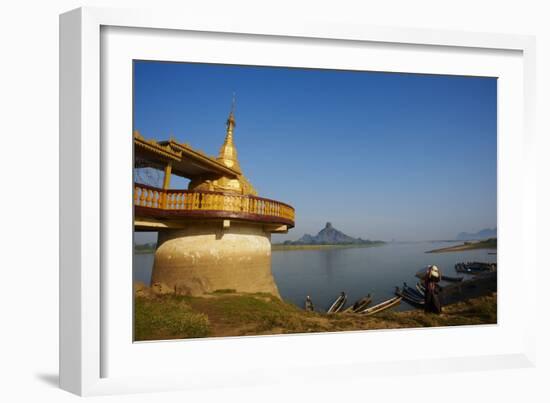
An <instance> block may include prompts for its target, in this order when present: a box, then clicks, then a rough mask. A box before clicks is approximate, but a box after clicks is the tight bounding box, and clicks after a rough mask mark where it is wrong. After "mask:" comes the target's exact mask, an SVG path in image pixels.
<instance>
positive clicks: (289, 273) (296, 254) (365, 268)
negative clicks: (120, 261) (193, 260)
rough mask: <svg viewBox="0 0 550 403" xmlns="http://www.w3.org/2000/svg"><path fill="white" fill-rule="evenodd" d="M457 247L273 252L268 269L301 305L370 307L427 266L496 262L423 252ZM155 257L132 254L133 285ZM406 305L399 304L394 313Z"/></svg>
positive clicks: (484, 256)
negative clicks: (344, 301) (368, 299)
mask: <svg viewBox="0 0 550 403" xmlns="http://www.w3.org/2000/svg"><path fill="white" fill-rule="evenodd" d="M455 244H456V243H449V242H414V243H413V242H411V243H387V244H385V245H382V246H375V247H368V248H334V249H324V250H292V251H274V252H272V255H271V259H272V271H273V276H274V277H275V281H276V283H277V287H278V288H279V292H280V294H281V297H283V299H284V300H286V301H288V302H292V303H294V304H296V305H297V306H299V307H303V305H304V299H305V297H306V295H309V296H311V299H312V300H313V303H314V305H315V308H316V309H317V310H324V309H326V308H327V307H328V306H330V304H331V303H332V302H333V301H334V299H336V297H337V296H338V294H339V293H340V292H341V291H345V292H346V294H347V295H348V303H351V302H354V301H356V300H358V299H359V298H361V297H363V296H365V295H367V294H368V293H370V294H371V295H372V296H373V305H374V304H376V303H378V302H381V301H383V300H385V299H388V298H391V297H392V296H393V295H394V294H393V293H394V291H395V286H401V285H402V284H403V282H407V283H408V284H409V285H412V286H414V284H416V282H417V281H418V279H417V278H416V277H415V276H414V275H415V273H416V272H417V271H418V270H420V269H422V268H424V267H426V266H427V265H429V264H435V265H437V266H438V267H439V268H440V270H441V271H442V272H443V274H444V275H448V276H459V275H460V276H464V274H457V273H456V272H455V270H454V265H455V263H457V262H463V261H482V262H496V258H497V256H496V255H494V254H489V252H495V251H494V250H486V249H477V250H469V251H461V252H446V253H425V251H427V250H432V249H438V248H443V247H447V246H451V245H455ZM152 266H153V254H136V255H135V258H134V281H142V282H144V283H145V284H149V282H150V279H151V269H152ZM409 308H410V307H409V306H408V305H407V304H406V303H403V304H401V305H400V306H399V307H398V308H397V310H405V309H409Z"/></svg>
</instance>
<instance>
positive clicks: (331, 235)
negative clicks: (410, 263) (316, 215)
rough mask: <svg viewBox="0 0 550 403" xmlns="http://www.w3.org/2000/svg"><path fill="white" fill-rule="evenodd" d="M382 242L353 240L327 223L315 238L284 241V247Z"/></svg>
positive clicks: (307, 237)
mask: <svg viewBox="0 0 550 403" xmlns="http://www.w3.org/2000/svg"><path fill="white" fill-rule="evenodd" d="M381 242H382V241H370V240H368V239H361V238H353V237H351V236H349V235H346V234H344V233H343V232H341V231H338V230H337V229H336V228H334V227H333V226H332V224H331V223H329V222H327V224H326V225H325V228H323V229H322V230H321V231H319V233H318V234H317V235H315V236H313V235H310V234H305V235H304V236H303V237H301V238H300V239H298V240H297V241H285V243H284V244H285V245H350V244H373V243H381Z"/></svg>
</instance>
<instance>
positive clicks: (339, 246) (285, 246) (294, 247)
mask: <svg viewBox="0 0 550 403" xmlns="http://www.w3.org/2000/svg"><path fill="white" fill-rule="evenodd" d="M382 245H385V242H372V243H357V244H355V243H353V244H334V245H288V244H281V243H277V244H272V245H271V251H273V252H277V251H282V250H322V249H347V248H370V247H373V246H382Z"/></svg>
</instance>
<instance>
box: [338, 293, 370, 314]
mask: <svg viewBox="0 0 550 403" xmlns="http://www.w3.org/2000/svg"><path fill="white" fill-rule="evenodd" d="M371 302H372V297H371V295H370V294H368V295H367V296H366V297H363V298H361V299H360V300H358V301H356V302H355V304H353V305H351V306H349V307H347V308H346V309H345V310H343V311H342V312H344V313H361V312H362V311H364V310H365V309H367V307H368V306H369V305H370V303H371Z"/></svg>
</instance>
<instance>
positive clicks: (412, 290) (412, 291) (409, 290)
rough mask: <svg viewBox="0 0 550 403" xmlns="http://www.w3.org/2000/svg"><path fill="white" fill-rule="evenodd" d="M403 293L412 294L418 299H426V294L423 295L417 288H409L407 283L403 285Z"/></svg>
mask: <svg viewBox="0 0 550 403" xmlns="http://www.w3.org/2000/svg"><path fill="white" fill-rule="evenodd" d="M403 291H405V292H407V293H409V294H411V295H412V296H414V297H417V298H422V299H423V298H424V293H421V292H420V291H418V290H417V289H416V288H412V287H409V286H408V285H407V283H403Z"/></svg>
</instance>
